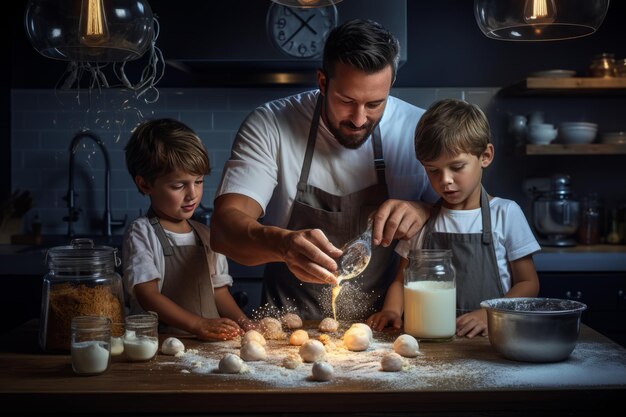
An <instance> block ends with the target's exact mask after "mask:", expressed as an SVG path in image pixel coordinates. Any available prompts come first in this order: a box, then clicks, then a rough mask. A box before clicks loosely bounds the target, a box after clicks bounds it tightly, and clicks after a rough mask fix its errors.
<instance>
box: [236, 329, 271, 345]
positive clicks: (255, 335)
mask: <svg viewBox="0 0 626 417" xmlns="http://www.w3.org/2000/svg"><path fill="white" fill-rule="evenodd" d="M252 340H254V341H255V342H258V343H260V344H261V346H265V345H266V344H267V342H266V341H265V338H264V337H263V335H262V334H261V333H259V332H257V331H256V330H248V331H247V332H246V333H245V334H244V335H243V337H242V338H241V346H243V345H245V344H246V343H248V342H250V341H252Z"/></svg>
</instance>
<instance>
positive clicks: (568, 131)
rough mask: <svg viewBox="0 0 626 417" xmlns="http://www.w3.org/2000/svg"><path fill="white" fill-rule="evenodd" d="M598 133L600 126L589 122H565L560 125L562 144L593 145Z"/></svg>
mask: <svg viewBox="0 0 626 417" xmlns="http://www.w3.org/2000/svg"><path fill="white" fill-rule="evenodd" d="M597 133H598V125H597V124H595V123H588V122H564V123H561V124H560V125H559V136H560V139H561V142H563V143H568V144H585V143H591V142H593V140H594V139H595V138H596V134H597Z"/></svg>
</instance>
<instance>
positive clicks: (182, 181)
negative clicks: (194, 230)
mask: <svg viewBox="0 0 626 417" xmlns="http://www.w3.org/2000/svg"><path fill="white" fill-rule="evenodd" d="M135 181H136V182H137V185H138V186H139V187H140V189H141V191H142V192H143V193H144V194H145V195H147V196H149V197H150V202H151V206H152V209H153V210H154V212H155V213H156V215H157V216H158V217H159V218H160V219H161V220H164V221H166V222H170V223H172V224H179V223H181V222H184V221H186V220H188V219H190V218H191V216H192V215H193V213H194V211H195V210H196V208H197V207H198V205H199V204H200V201H201V200H202V183H203V182H204V176H203V175H195V174H189V173H187V172H183V171H180V170H178V171H174V172H171V173H169V174H167V175H164V176H162V177H159V178H157V179H156V180H155V181H154V184H148V183H147V182H146V181H145V180H144V179H143V178H142V177H140V176H138V177H137V178H136V179H135ZM185 223H186V222H185ZM174 231H175V230H174Z"/></svg>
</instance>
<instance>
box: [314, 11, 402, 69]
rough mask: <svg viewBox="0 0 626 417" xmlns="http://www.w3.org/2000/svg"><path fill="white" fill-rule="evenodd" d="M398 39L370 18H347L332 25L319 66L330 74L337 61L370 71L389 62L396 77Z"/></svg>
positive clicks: (398, 49) (385, 65)
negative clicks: (340, 22)
mask: <svg viewBox="0 0 626 417" xmlns="http://www.w3.org/2000/svg"><path fill="white" fill-rule="evenodd" d="M399 60H400V43H399V42H398V39H396V37H395V36H393V34H392V33H391V32H389V31H388V30H387V29H385V28H384V27H383V26H382V25H381V24H379V23H377V22H374V21H372V20H361V19H354V20H349V21H347V22H345V23H343V24H341V25H339V26H337V27H336V28H334V29H333V30H332V31H331V32H330V33H329V34H328V38H327V39H326V43H325V45H324V58H323V62H322V69H323V70H324V73H325V74H326V77H328V78H329V79H330V78H333V76H334V75H335V67H336V65H337V64H338V63H343V64H346V65H350V66H351V67H353V68H356V69H359V70H361V71H364V72H366V73H368V74H373V73H376V72H378V71H381V70H383V69H384V68H385V67H387V66H388V65H391V68H392V71H393V78H392V80H395V78H396V71H397V70H398V61H399Z"/></svg>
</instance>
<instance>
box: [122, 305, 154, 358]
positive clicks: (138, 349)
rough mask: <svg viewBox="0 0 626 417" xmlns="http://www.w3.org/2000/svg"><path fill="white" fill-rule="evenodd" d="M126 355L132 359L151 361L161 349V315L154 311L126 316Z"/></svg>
mask: <svg viewBox="0 0 626 417" xmlns="http://www.w3.org/2000/svg"><path fill="white" fill-rule="evenodd" d="M124 327H125V329H126V331H125V332H124V356H125V357H126V359H128V360H130V361H149V360H150V359H152V358H154V357H155V355H156V353H157V351H158V350H159V317H158V315H157V314H156V313H154V312H152V311H151V312H149V313H148V314H135V315H132V316H128V317H126V322H125V323H124Z"/></svg>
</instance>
